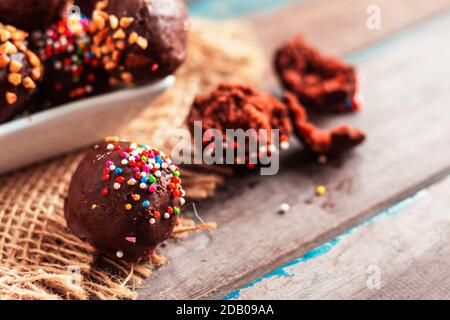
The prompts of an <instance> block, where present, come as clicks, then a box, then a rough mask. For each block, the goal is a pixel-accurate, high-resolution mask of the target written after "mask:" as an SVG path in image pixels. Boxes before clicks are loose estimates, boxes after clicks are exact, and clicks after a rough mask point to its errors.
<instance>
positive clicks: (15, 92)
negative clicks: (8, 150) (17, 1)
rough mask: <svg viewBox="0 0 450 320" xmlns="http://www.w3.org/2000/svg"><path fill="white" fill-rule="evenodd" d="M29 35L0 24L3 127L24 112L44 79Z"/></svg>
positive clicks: (0, 93)
mask: <svg viewBox="0 0 450 320" xmlns="http://www.w3.org/2000/svg"><path fill="white" fill-rule="evenodd" d="M27 37H28V34H27V33H26V32H24V31H21V30H19V29H16V28H15V27H12V26H9V25H3V24H0V123H2V122H5V121H8V120H10V119H12V118H13V117H14V116H16V115H17V114H19V113H21V112H23V111H24V110H25V109H26V107H27V102H28V101H29V100H30V98H31V97H32V95H33V94H34V92H35V90H36V87H37V84H36V82H37V81H39V80H40V79H41V78H42V65H41V61H40V60H39V58H38V56H37V55H36V54H34V53H33V52H32V51H30V50H29V49H28V47H27V45H26V39H27Z"/></svg>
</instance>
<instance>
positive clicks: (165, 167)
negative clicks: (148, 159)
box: [161, 162, 169, 170]
mask: <svg viewBox="0 0 450 320" xmlns="http://www.w3.org/2000/svg"><path fill="white" fill-rule="evenodd" d="M168 167H169V165H168V164H167V163H165V162H164V163H163V164H162V165H161V168H163V169H164V170H165V169H167V168H168Z"/></svg>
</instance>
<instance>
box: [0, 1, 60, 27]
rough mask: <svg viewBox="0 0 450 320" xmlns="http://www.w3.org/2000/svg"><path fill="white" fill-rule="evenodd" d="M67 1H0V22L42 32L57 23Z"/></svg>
mask: <svg viewBox="0 0 450 320" xmlns="http://www.w3.org/2000/svg"><path fill="white" fill-rule="evenodd" d="M66 4H67V0H21V1H17V0H1V1H0V21H1V22H2V23H5V24H11V25H13V26H15V27H17V28H20V29H23V30H25V31H29V32H30V31H34V30H44V29H45V28H47V27H48V26H49V25H51V24H52V23H54V22H56V21H58V19H59V18H60V17H61V14H62V13H63V11H64V9H65V6H66Z"/></svg>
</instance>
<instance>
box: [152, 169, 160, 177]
mask: <svg viewBox="0 0 450 320" xmlns="http://www.w3.org/2000/svg"><path fill="white" fill-rule="evenodd" d="M154 175H155V177H157V178H161V171H159V170H158V171H155V173H154Z"/></svg>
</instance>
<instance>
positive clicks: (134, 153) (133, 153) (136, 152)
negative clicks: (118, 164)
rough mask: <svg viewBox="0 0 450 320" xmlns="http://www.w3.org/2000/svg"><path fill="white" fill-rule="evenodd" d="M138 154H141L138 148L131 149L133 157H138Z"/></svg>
mask: <svg viewBox="0 0 450 320" xmlns="http://www.w3.org/2000/svg"><path fill="white" fill-rule="evenodd" d="M138 154H139V152H138V151H137V150H133V151H131V155H132V156H133V157H136V156H137V155H138Z"/></svg>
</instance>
